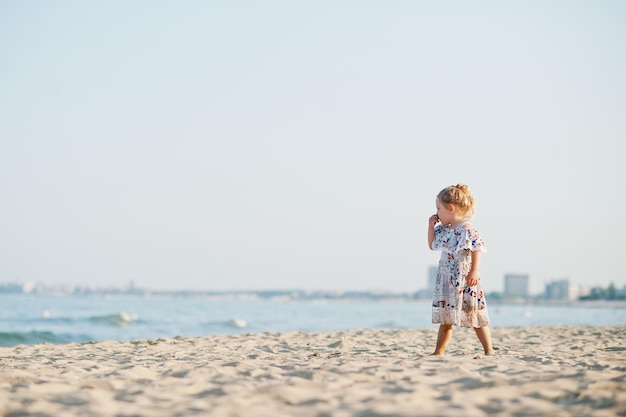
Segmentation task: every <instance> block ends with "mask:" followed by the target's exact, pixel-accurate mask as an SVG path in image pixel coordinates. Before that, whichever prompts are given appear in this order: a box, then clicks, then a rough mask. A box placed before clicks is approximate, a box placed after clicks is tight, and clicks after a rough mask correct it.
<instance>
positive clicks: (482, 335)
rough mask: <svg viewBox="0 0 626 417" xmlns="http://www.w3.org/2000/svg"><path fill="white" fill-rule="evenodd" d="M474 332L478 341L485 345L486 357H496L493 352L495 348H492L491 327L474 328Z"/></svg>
mask: <svg viewBox="0 0 626 417" xmlns="http://www.w3.org/2000/svg"><path fill="white" fill-rule="evenodd" d="M474 331H475V332H476V336H477V337H478V340H480V343H481V344H482V345H483V349H484V350H485V355H495V354H496V353H495V352H494V351H493V346H491V333H489V327H487V326H484V327H474Z"/></svg>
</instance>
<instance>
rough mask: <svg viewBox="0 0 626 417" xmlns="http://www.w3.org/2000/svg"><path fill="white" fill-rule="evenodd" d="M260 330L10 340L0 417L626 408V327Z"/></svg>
mask: <svg viewBox="0 0 626 417" xmlns="http://www.w3.org/2000/svg"><path fill="white" fill-rule="evenodd" d="M436 333H437V329H436V327H433V328H432V329H428V330H408V329H364V330H352V331H343V332H330V333H300V332H298V333H283V334H270V333H263V334H249V335H236V336H215V337H183V338H175V339H153V340H135V341H130V342H97V343H86V344H67V345H51V344H39V345H32V346H25V345H20V346H14V347H11V348H0V416H6V417H18V416H42V417H43V416H55V417H57V416H120V417H121V416H124V417H130V416H168V417H169V416H195V415H198V416H215V417H219V416H273V417H276V416H316V417H323V416H337V417H343V416H358V417H374V416H454V417H458V416H463V417H472V416H551V417H555V416H626V343H625V341H626V328H625V327H566V326H558V327H524V328H493V329H492V337H493V343H494V347H495V348H496V353H497V355H496V356H485V355H483V354H482V352H481V350H480V344H479V342H478V341H477V340H476V337H475V335H474V333H473V331H472V330H471V329H454V333H453V336H452V340H451V342H450V345H449V347H448V352H447V354H446V356H443V357H433V356H429V354H430V353H431V352H432V350H433V348H434V342H435V338H436Z"/></svg>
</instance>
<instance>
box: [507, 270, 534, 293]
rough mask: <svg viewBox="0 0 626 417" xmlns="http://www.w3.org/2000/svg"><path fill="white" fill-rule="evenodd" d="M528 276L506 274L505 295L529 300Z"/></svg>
mask: <svg viewBox="0 0 626 417" xmlns="http://www.w3.org/2000/svg"><path fill="white" fill-rule="evenodd" d="M528 279H529V278H528V274H506V275H505V276H504V295H505V296H506V297H521V298H528Z"/></svg>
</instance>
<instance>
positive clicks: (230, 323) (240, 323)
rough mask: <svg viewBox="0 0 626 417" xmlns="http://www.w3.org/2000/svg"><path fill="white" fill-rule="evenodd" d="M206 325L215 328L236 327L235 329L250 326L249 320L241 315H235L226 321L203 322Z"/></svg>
mask: <svg viewBox="0 0 626 417" xmlns="http://www.w3.org/2000/svg"><path fill="white" fill-rule="evenodd" d="M203 325H204V326H206V327H210V328H215V329H224V328H231V329H232V328H235V329H243V328H244V327H247V326H248V322H247V321H246V320H244V319H242V318H239V317H233V318H232V319H230V320H226V321H211V322H208V323H204V324H203Z"/></svg>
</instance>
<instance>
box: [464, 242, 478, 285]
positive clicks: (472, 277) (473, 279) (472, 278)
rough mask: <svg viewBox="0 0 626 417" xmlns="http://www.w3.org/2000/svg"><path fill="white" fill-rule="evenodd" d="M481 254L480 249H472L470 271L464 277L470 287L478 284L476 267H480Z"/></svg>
mask: <svg viewBox="0 0 626 417" xmlns="http://www.w3.org/2000/svg"><path fill="white" fill-rule="evenodd" d="M481 255H482V252H480V251H475V252H474V251H472V267H471V268H470V271H469V273H468V274H467V277H466V278H465V284H467V285H469V286H470V287H473V286H474V285H476V284H478V280H479V279H480V278H479V277H478V269H479V268H480V258H481Z"/></svg>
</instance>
